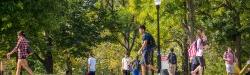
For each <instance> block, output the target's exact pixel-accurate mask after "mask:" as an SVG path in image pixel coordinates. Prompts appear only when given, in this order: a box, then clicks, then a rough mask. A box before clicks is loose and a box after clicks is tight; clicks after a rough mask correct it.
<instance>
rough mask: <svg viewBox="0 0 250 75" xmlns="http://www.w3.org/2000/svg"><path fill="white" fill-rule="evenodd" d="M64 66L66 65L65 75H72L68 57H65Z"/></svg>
mask: <svg viewBox="0 0 250 75" xmlns="http://www.w3.org/2000/svg"><path fill="white" fill-rule="evenodd" d="M66 65H67V71H66V75H72V73H73V72H72V65H71V61H70V57H67V60H66Z"/></svg>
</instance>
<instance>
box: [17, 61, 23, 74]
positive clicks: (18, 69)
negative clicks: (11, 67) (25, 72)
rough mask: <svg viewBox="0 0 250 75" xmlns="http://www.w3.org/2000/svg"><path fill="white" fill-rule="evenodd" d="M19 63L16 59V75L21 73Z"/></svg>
mask: <svg viewBox="0 0 250 75" xmlns="http://www.w3.org/2000/svg"><path fill="white" fill-rule="evenodd" d="M21 68H22V67H21V61H20V60H19V59H18V61H17V66H16V75H20V72H21Z"/></svg>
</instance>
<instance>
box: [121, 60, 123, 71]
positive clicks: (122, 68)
mask: <svg viewBox="0 0 250 75" xmlns="http://www.w3.org/2000/svg"><path fill="white" fill-rule="evenodd" d="M123 62H124V60H123V59H122V67H121V72H122V71H123V67H124V64H123Z"/></svg>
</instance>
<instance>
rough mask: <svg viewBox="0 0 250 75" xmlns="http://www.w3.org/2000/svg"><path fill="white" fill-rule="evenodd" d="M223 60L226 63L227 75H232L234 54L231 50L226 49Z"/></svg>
mask: <svg viewBox="0 0 250 75" xmlns="http://www.w3.org/2000/svg"><path fill="white" fill-rule="evenodd" d="M223 59H224V60H225V63H226V70H227V74H228V75H233V74H234V61H235V59H234V53H233V52H232V50H231V48H230V47H228V48H227V51H226V52H224V56H223Z"/></svg>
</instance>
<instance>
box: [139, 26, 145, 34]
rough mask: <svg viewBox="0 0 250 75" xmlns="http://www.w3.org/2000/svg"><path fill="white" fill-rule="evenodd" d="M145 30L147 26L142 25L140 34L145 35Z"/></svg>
mask: <svg viewBox="0 0 250 75" xmlns="http://www.w3.org/2000/svg"><path fill="white" fill-rule="evenodd" d="M145 30H146V27H145V25H140V27H139V32H140V33H141V34H143V33H144V32H145Z"/></svg>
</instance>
